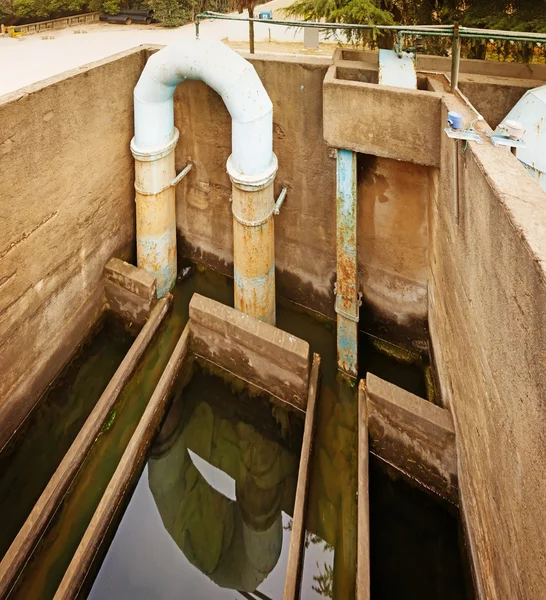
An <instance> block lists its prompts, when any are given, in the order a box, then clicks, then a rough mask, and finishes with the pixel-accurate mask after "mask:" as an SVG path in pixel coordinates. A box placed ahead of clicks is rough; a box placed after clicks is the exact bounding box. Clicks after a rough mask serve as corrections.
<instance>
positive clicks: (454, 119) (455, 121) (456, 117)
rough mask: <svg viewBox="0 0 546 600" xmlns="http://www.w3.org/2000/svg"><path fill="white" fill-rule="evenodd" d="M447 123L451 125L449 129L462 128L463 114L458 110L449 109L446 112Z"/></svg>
mask: <svg viewBox="0 0 546 600" xmlns="http://www.w3.org/2000/svg"><path fill="white" fill-rule="evenodd" d="M447 124H448V125H449V126H450V127H451V129H455V130H456V131H457V130H458V129H462V128H463V116H462V115H461V114H460V113H458V112H455V111H453V110H450V111H449V112H448V113H447Z"/></svg>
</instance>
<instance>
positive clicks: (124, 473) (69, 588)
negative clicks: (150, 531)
mask: <svg viewBox="0 0 546 600" xmlns="http://www.w3.org/2000/svg"><path fill="white" fill-rule="evenodd" d="M189 333H190V326H189V323H188V324H187V325H186V327H185V328H184V331H183V332H182V334H181V336H180V338H179V340H178V342H177V344H176V346H175V348H174V350H173V353H172V355H171V357H170V358H169V362H168V363H167V365H166V367H165V370H164V371H163V374H162V375H161V379H160V380H159V382H158V384H157V386H156V388H155V390H154V393H153V394H152V397H151V398H150V401H149V402H148V404H147V406H146V409H145V410H144V414H143V415H142V417H141V419H140V421H139V422H138V425H137V427H136V429H135V432H134V433H133V435H132V436H131V439H130V440H129V443H128V445H127V448H126V449H125V451H124V453H123V456H122V457H121V460H120V461H119V463H118V466H117V467H116V470H115V471H114V474H113V475H112V479H111V480H110V482H109V483H108V487H107V488H106V490H104V494H103V496H102V498H101V501H100V502H99V505H98V506H97V509H96V510H95V512H94V514H93V517H92V519H91V521H90V523H89V526H88V527H87V529H86V530H85V533H84V536H83V538H82V540H81V542H80V544H79V545H78V547H77V549H76V551H75V553H74V556H73V558H72V560H71V561H70V564H69V566H68V568H67V570H66V572H65V574H64V577H63V579H62V581H61V583H60V585H59V588H58V589H57V591H56V592H55V597H54V600H72V599H73V598H76V597H77V596H78V595H79V593H80V591H81V588H82V586H83V584H84V582H85V579H86V577H87V575H88V573H89V571H90V569H91V568H92V565H93V562H94V561H95V559H96V556H97V553H98V552H99V548H100V546H101V544H102V543H103V542H104V540H105V538H106V536H107V532H108V529H109V527H110V526H111V524H112V521H113V520H114V518H115V515H116V514H119V509H120V505H121V504H122V502H123V499H124V498H125V497H126V495H127V491H128V489H129V487H130V485H131V483H132V482H134V479H135V477H137V474H138V473H140V472H141V469H142V465H143V463H144V462H145V460H146V456H147V450H148V448H149V447H150V444H151V443H152V440H153V438H154V435H155V434H156V433H157V429H158V428H159V426H160V424H161V419H162V418H163V416H164V414H165V411H166V409H167V406H168V402H169V400H170V399H171V396H172V389H173V387H174V385H175V383H176V381H177V377H178V376H179V374H180V373H181V371H182V370H183V368H184V363H185V360H186V356H187V354H188V346H189Z"/></svg>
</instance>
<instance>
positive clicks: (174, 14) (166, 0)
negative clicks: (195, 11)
mask: <svg viewBox="0 0 546 600" xmlns="http://www.w3.org/2000/svg"><path fill="white" fill-rule="evenodd" d="M150 8H152V9H153V10H154V17H155V18H156V19H158V20H159V21H160V22H161V24H162V25H165V27H178V26H179V25H183V24H184V23H186V22H187V21H188V19H189V17H190V16H191V6H190V4H189V3H186V5H185V6H182V4H181V3H180V2H179V1H178V0H150Z"/></svg>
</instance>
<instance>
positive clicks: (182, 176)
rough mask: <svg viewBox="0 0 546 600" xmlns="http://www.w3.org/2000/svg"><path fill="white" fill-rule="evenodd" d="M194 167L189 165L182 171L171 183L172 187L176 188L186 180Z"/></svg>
mask: <svg viewBox="0 0 546 600" xmlns="http://www.w3.org/2000/svg"><path fill="white" fill-rule="evenodd" d="M192 167H193V165H192V163H188V164H187V165H186V166H185V167H184V168H183V169H182V171H180V173H178V175H177V176H176V177H175V178H174V179H173V180H172V181H171V187H174V186H175V185H176V184H177V183H179V182H180V181H182V179H184V177H186V175H187V174H188V173H189V172H190V171H191V170H192Z"/></svg>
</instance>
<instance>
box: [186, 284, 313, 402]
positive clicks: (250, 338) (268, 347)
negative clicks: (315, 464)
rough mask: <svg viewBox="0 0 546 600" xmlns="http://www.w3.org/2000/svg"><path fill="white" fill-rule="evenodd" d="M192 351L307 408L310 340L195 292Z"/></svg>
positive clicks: (271, 392)
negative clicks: (304, 339) (307, 340)
mask: <svg viewBox="0 0 546 600" xmlns="http://www.w3.org/2000/svg"><path fill="white" fill-rule="evenodd" d="M190 324H191V334H192V340H191V349H192V351H193V352H194V353H195V354H197V355H199V356H202V357H203V358H206V359H207V360H210V361H211V362H213V363H215V364H217V365H218V366H220V367H222V368H224V369H226V370H228V371H230V372H231V373H233V374H234V375H236V376H237V377H239V378H241V379H244V380H245V381H247V382H249V383H251V384H253V385H256V386H258V387H259V388H262V389H263V390H265V391H266V392H268V393H270V394H273V395H274V396H277V397H278V398H280V399H282V400H285V401H286V402H289V403H291V404H293V405H295V406H296V407H298V408H300V409H302V410H305V409H306V407H307V389H308V383H309V369H310V349H309V344H308V343H307V342H304V341H303V340H300V339H299V338H297V337H295V336H293V335H290V334H289V333H286V332H285V331H282V330H280V329H277V328H276V327H273V326H272V325H269V324H267V323H262V322H261V321H258V320H257V319H254V318H253V317H250V316H248V315H245V314H243V313H242V312H239V311H238V310H235V309H234V308H230V307H229V306H225V305H224V304H220V303H219V302H216V301H214V300H211V299H210V298H205V297H203V296H200V295H199V294H194V295H193V297H192V299H191V302H190Z"/></svg>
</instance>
